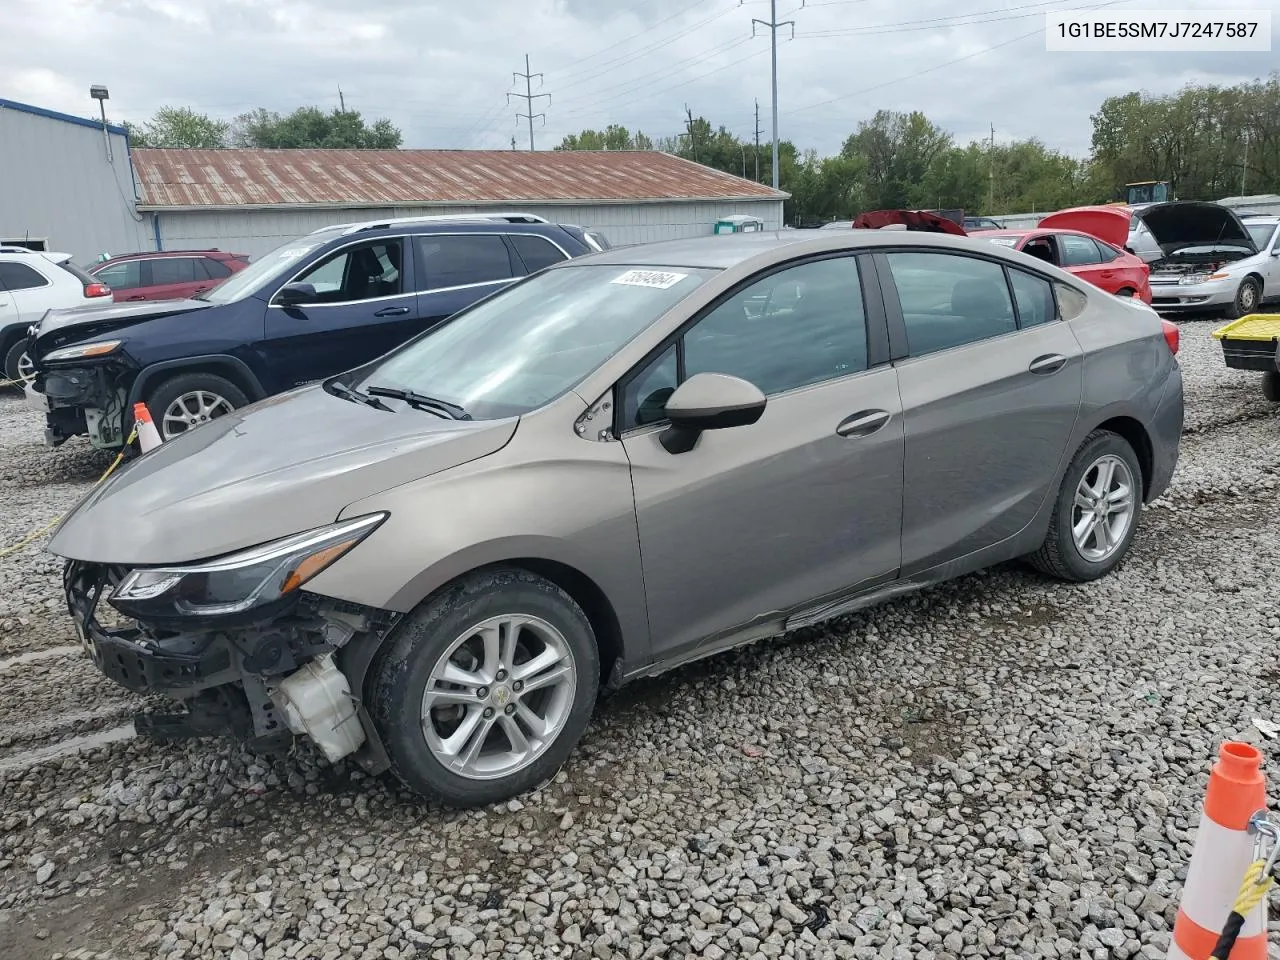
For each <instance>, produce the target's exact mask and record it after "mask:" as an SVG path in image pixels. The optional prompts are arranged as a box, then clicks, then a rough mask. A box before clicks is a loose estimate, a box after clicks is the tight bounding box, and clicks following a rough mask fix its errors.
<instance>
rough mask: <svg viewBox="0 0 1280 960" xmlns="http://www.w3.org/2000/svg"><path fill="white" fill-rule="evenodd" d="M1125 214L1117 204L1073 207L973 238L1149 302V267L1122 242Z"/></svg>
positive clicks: (1127, 217)
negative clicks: (1030, 224)
mask: <svg viewBox="0 0 1280 960" xmlns="http://www.w3.org/2000/svg"><path fill="white" fill-rule="evenodd" d="M1129 220H1130V213H1129V211H1128V210H1126V209H1124V208H1121V207H1075V208H1073V209H1071V210H1062V211H1060V212H1058V213H1054V214H1050V215H1049V216H1047V217H1045V218H1044V219H1043V220H1041V221H1040V225H1039V226H1038V227H1036V228H1035V229H1034V230H982V231H979V232H975V233H974V234H973V236H974V237H976V238H978V239H981V240H990V241H991V242H992V243H998V244H1000V245H1002V246H1006V247H1012V248H1013V249H1015V250H1021V251H1022V252H1023V253H1025V254H1028V255H1030V256H1033V257H1038V258H1040V259H1041V260H1045V261H1048V262H1049V263H1052V264H1054V265H1055V266H1059V267H1061V268H1062V269H1063V270H1066V271H1068V272H1069V273H1074V274H1075V275H1076V276H1077V277H1079V278H1080V279H1081V280H1087V281H1088V282H1089V283H1092V284H1093V285H1094V286H1095V287H1101V288H1102V289H1103V290H1106V291H1107V292H1108V293H1114V294H1116V295H1117V296H1122V297H1137V298H1138V299H1139V300H1141V301H1142V302H1143V303H1150V302H1151V285H1150V283H1148V278H1149V277H1150V275H1151V268H1150V267H1149V266H1147V262H1146V261H1145V260H1143V259H1142V258H1141V257H1139V256H1135V255H1134V254H1132V253H1129V252H1128V251H1126V250H1125V249H1123V248H1124V244H1125V242H1126V240H1127V239H1128V236H1129Z"/></svg>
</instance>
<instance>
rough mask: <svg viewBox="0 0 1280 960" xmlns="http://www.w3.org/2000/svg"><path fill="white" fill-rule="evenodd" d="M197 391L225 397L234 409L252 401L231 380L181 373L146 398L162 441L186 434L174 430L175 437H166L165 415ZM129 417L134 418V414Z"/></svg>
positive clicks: (203, 374)
mask: <svg viewBox="0 0 1280 960" xmlns="http://www.w3.org/2000/svg"><path fill="white" fill-rule="evenodd" d="M197 390H201V391H204V392H206V393H210V394H213V395H215V396H217V397H220V398H222V399H223V400H225V401H226V402H227V404H229V405H230V407H231V409H232V410H235V409H238V408H240V407H243V406H245V405H246V404H248V402H249V398H248V397H246V396H245V395H244V391H243V390H241V389H240V388H239V387H237V386H236V385H235V384H234V383H232V382H231V381H230V380H227V379H225V378H223V377H219V376H218V375H217V374H213V373H180V374H178V375H177V376H176V377H170V378H169V379H168V380H165V381H164V382H163V383H161V384H160V385H159V386H158V387H156V388H155V389H154V390H153V391H151V395H150V396H149V397H148V398H147V408H148V409H149V410H150V411H151V419H152V420H154V421H155V424H156V429H157V430H159V431H160V436H161V437H162V438H163V439H165V440H169V439H171V438H172V437H175V436H179V435H180V434H182V433H185V432H186V431H185V430H175V431H174V432H173V433H172V434H166V433H165V426H164V413H165V411H166V410H167V409H169V406H170V404H172V403H173V402H174V401H175V400H177V399H178V398H179V397H181V396H182V395H183V394H188V393H195V392H196V391H197ZM222 415H223V414H216V415H214V416H213V417H212V418H211V419H217V417H218V416H222ZM130 418H131V419H132V414H131V415H130Z"/></svg>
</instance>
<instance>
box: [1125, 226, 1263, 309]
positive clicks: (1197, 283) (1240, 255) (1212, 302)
mask: <svg viewBox="0 0 1280 960" xmlns="http://www.w3.org/2000/svg"><path fill="white" fill-rule="evenodd" d="M1134 219H1135V221H1136V220H1138V219H1141V221H1142V223H1143V224H1144V226H1145V227H1146V229H1147V231H1148V232H1149V233H1150V235H1151V237H1152V238H1153V239H1154V241H1155V242H1156V244H1157V245H1158V246H1159V248H1160V254H1161V255H1160V257H1159V258H1158V259H1156V260H1155V261H1154V262H1152V263H1151V277H1150V283H1151V305H1152V306H1154V307H1155V308H1156V309H1157V310H1159V311H1160V312H1161V313H1192V312H1194V313H1202V312H1203V313H1219V314H1225V315H1226V316H1228V317H1230V318H1233V319H1234V318H1236V317H1242V316H1244V315H1245V314H1248V313H1253V312H1255V311H1257V310H1258V308H1259V307H1261V306H1262V304H1263V303H1265V302H1266V301H1267V300H1274V299H1277V298H1280V218H1278V217H1275V216H1250V217H1244V218H1242V217H1239V216H1237V215H1236V214H1235V213H1234V212H1233V211H1232V210H1231V209H1229V208H1228V207H1224V206H1221V205H1219V204H1216V203H1202V202H1197V201H1179V202H1172V203H1158V204H1153V205H1151V206H1149V207H1146V208H1144V209H1142V210H1139V211H1138V212H1137V213H1136V214H1135V218H1134ZM1144 259H1145V257H1144Z"/></svg>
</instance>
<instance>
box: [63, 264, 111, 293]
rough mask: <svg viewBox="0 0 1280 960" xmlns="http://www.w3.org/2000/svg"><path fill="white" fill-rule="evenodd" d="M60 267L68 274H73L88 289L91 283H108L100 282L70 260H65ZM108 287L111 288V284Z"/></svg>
mask: <svg viewBox="0 0 1280 960" xmlns="http://www.w3.org/2000/svg"><path fill="white" fill-rule="evenodd" d="M58 266H60V267H61V268H62V269H63V270H65V271H67V273H69V274H71V275H72V276H73V277H75V278H76V279H77V280H79V281H80V282H81V283H82V284H84V285H85V286H86V287H87V286H88V285H89V284H91V283H105V282H106V281H99V280H98V279H97V278H95V277H93V276H90V275H89V273H88V272H87V271H84V270H81V269H80V268H79V267H77V266H76V265H75V264H74V263H72V262H71V261H70V260H64V261H63V262H62V263H60V264H58ZM107 285H108V286H110V284H107Z"/></svg>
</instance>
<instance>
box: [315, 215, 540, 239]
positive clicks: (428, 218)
mask: <svg viewBox="0 0 1280 960" xmlns="http://www.w3.org/2000/svg"><path fill="white" fill-rule="evenodd" d="M511 217H521V218H522V219H520V220H512V219H509V218H511ZM491 221H499V222H506V223H550V222H551V221H550V220H548V219H547V218H546V217H540V216H538V215H537V214H535V213H518V212H511V213H436V214H424V215H423V216H420V217H388V218H387V219H385V220H360V221H358V222H355V223H331V224H329V226H327V227H319V228H318V229H316V230H312V231H311V232H310V233H309V234H307V236H309V237H310V236H315V235H316V234H318V233H328V232H329V231H331V230H338V229H339V228H341V232H340V233H339V236H347V235H348V234H351V233H355V232H356V231H358V230H366V229H369V228H372V227H380V226H382V225H384V224H385V225H386V226H388V227H393V226H396V227H398V226H403V225H404V224H406V223H474V222H481V223H484V222H491Z"/></svg>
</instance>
